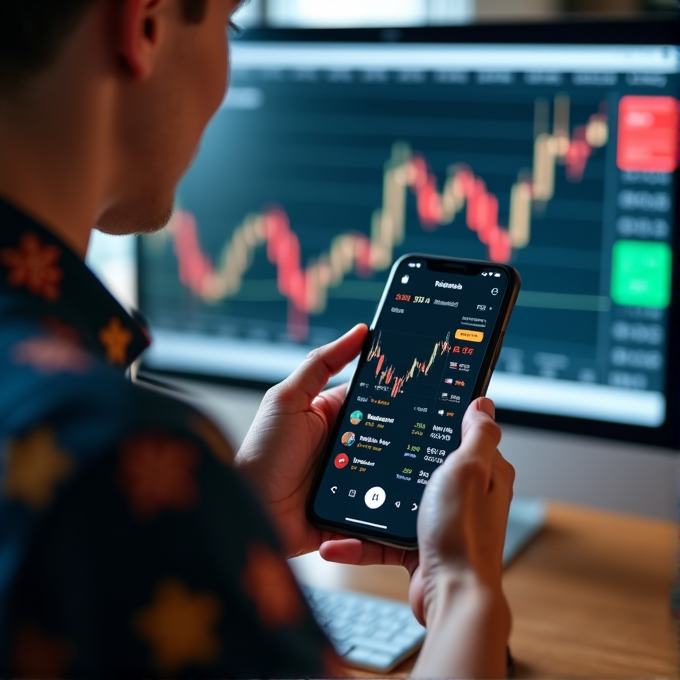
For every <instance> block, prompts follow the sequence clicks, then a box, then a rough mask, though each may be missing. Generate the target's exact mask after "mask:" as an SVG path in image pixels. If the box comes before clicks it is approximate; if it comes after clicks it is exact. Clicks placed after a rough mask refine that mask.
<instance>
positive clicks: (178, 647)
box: [133, 579, 222, 673]
mask: <svg viewBox="0 0 680 680" xmlns="http://www.w3.org/2000/svg"><path fill="white" fill-rule="evenodd" d="M221 613H222V607H221V605H220V601H219V600H218V598H217V597H215V596H214V595H211V594H210V593H202V592H191V591H190V590H189V589H188V588H187V587H186V586H185V585H184V584H183V583H182V582H181V581H178V580H175V579H168V580H166V581H164V582H163V583H161V584H160V585H159V586H158V588H157V589H156V593H155V597H154V600H153V603H152V604H151V605H150V606H149V607H148V608H147V609H144V610H142V611H141V612H139V613H138V614H137V616H136V617H135V620H134V623H133V625H134V629H135V631H136V632H137V634H138V635H139V636H140V637H141V638H142V639H143V640H145V641H146V642H147V643H148V644H149V646H150V647H151V650H152V654H153V661H154V664H155V666H156V668H157V669H158V670H159V671H160V672H161V673H176V672H178V671H181V670H182V669H183V668H186V667H187V666H188V665H190V664H193V665H198V666H201V665H207V664H210V663H212V662H214V661H216V660H217V659H218V657H219V655H220V642H219V638H218V637H217V633H216V632H215V627H216V625H217V623H218V621H219V618H220V615H221Z"/></svg>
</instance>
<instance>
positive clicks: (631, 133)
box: [616, 95, 678, 172]
mask: <svg viewBox="0 0 680 680" xmlns="http://www.w3.org/2000/svg"><path fill="white" fill-rule="evenodd" d="M618 141H619V143H618V151H617V155H616V164H617V165H618V167H619V170H630V171H634V172H673V171H674V170H675V168H676V167H677V165H678V101H677V100H676V99H675V98H674V97H637V96H633V95H629V96H627V97H623V98H622V99H621V101H620V102H619V140H618Z"/></svg>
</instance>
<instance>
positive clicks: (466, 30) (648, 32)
mask: <svg viewBox="0 0 680 680" xmlns="http://www.w3.org/2000/svg"><path fill="white" fill-rule="evenodd" d="M678 36H680V15H678V14H677V13H668V14H659V15H655V17H654V18H646V19H642V20H640V19H623V20H616V21H611V20H598V19H595V20H587V21H585V20H582V19H575V20H566V21H563V22H561V23H542V22H531V23H514V22H508V23H480V24H467V25H458V26H421V27H392V28H304V29H301V28H253V29H248V30H246V31H244V32H243V33H242V34H240V35H238V36H236V37H235V38H234V39H235V40H237V41H245V42H331V43H333V42H336V43H353V42H355V43H360V42H364V43H377V44H389V43H395V44H402V43H404V44H408V43H441V44H447V43H460V44H466V43H467V44H475V43H486V44H501V45H502V44H508V45H513V44H514V45H517V44H529V45H531V44H535V45H551V44H557V45H676V46H677V45H678V43H679V40H678ZM679 189H680V171H679V170H676V172H675V173H674V191H675V196H676V197H678V194H679ZM672 250H673V273H672V283H671V304H670V308H669V309H670V311H669V328H668V350H667V370H666V382H667V387H666V399H667V402H666V404H667V406H666V407H667V411H666V413H667V417H666V422H665V423H664V425H663V426H661V427H658V428H649V427H644V426H639V425H625V424H620V423H611V422H607V421H603V420H588V419H584V418H575V417H570V416H555V415H548V414H541V413H530V412H526V411H515V410H511V409H506V408H503V409H501V408H499V409H498V412H497V418H498V420H499V421H500V422H504V423H509V424H515V425H521V426H526V427H532V428H536V429H542V430H550V431H558V432H569V433H574V434H582V435H586V436H593V437H598V438H604V439H613V440H622V441H628V442H636V443H640V444H649V445H652V446H655V447H660V448H662V449H670V450H673V449H678V448H679V447H680V352H674V351H673V349H672V348H673V347H676V348H678V349H680V204H676V206H675V215H674V220H673V240H672ZM141 260H142V256H141V249H140V248H137V272H138V276H137V287H138V299H139V300H141V299H142V295H143V293H142V290H143V285H144V284H143V282H144V269H143V266H142V261H141ZM148 374H151V375H165V376H168V377H175V378H185V379H192V380H198V381H201V382H210V383H217V384H222V385H230V386H234V387H245V388H249V389H253V390H264V389H267V388H269V387H271V383H267V382H263V381H261V380H248V379H243V378H233V377H229V376H223V375H206V374H203V373H196V372H190V371H178V370H172V369H160V368H157V367H154V368H153V369H150V368H148V367H146V366H145V365H144V364H143V363H142V365H141V367H140V372H139V375H140V377H142V379H143V378H144V376H146V375H148ZM149 377H150V379H151V380H152V381H153V380H154V379H153V378H151V376H149Z"/></svg>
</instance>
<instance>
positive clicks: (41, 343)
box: [12, 338, 91, 374]
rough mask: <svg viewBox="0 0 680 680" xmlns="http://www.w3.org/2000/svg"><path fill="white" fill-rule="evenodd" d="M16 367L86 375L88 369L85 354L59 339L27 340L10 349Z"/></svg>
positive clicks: (42, 371) (45, 371) (88, 365)
mask: <svg viewBox="0 0 680 680" xmlns="http://www.w3.org/2000/svg"><path fill="white" fill-rule="evenodd" d="M12 360H13V361H14V363H15V364H17V365H18V366H24V365H28V366H31V367H32V368H34V369H35V370H36V371H38V372H39V373H47V374H49V373H58V372H60V371H68V372H69V373H86V372H87V371H88V369H89V368H90V364H91V362H90V357H89V356H88V354H87V352H85V351H84V350H83V349H81V348H80V347H78V346H77V345H73V344H71V343H70V342H66V341H65V340H62V339H60V338H29V339H28V340H23V341H22V342H20V343H18V344H16V345H15V346H14V348H13V349H12Z"/></svg>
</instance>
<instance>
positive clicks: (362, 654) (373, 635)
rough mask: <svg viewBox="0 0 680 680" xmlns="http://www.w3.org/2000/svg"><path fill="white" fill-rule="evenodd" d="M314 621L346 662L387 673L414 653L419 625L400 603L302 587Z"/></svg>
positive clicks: (420, 630)
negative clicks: (314, 618)
mask: <svg viewBox="0 0 680 680" xmlns="http://www.w3.org/2000/svg"><path fill="white" fill-rule="evenodd" d="M303 591H304V593H305V595H306V597H307V600H308V602H309V605H310V607H311V608H312V611H313V612H314V615H315V617H316V620H317V621H318V622H319V624H320V625H321V627H322V628H323V629H324V631H325V632H326V635H328V637H329V638H330V640H331V642H332V643H333V646H334V647H335V649H336V650H337V652H338V654H340V656H341V657H343V659H344V660H345V661H346V662H347V664H349V665H352V666H356V667H357V668H363V669H366V670H371V671H378V672H387V671H390V670H392V669H393V668H394V667H395V666H396V665H397V664H399V663H400V662H401V661H403V660H404V659H406V658H408V657H409V656H410V655H411V654H413V652H415V651H416V650H417V649H418V648H419V647H420V646H421V645H422V644H423V640H424V639H425V628H423V627H422V626H421V625H420V624H419V623H418V621H416V618H415V616H413V613H412V612H411V607H410V606H409V605H408V604H406V603H404V602H395V601H394V600H386V599H385V598H382V597H374V596H372V595H364V594H363V593H355V592H352V591H348V590H325V589H323V588H312V587H309V586H303Z"/></svg>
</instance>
